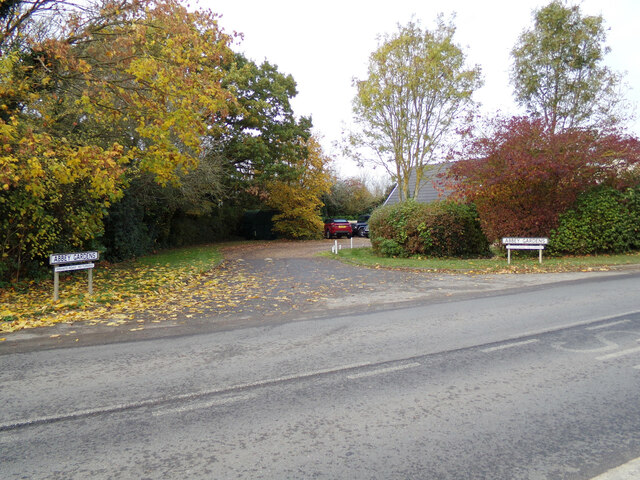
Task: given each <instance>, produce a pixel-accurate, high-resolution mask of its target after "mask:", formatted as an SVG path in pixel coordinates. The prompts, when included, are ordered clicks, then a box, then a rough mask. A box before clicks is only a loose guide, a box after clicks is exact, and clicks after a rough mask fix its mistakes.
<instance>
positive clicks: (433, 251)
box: [369, 200, 489, 257]
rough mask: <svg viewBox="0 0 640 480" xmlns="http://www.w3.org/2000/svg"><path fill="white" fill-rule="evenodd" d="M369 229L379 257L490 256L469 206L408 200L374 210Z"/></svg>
mask: <svg viewBox="0 0 640 480" xmlns="http://www.w3.org/2000/svg"><path fill="white" fill-rule="evenodd" d="M369 227H370V232H371V233H370V236H371V244H372V246H373V250H374V252H375V253H376V254H378V255H382V256H394V257H408V256H412V255H427V256H435V257H473V256H486V255H489V243H488V241H487V239H486V237H485V235H484V234H483V233H482V229H481V228H480V222H479V220H478V214H477V211H476V209H475V207H474V205H472V204H462V203H457V202H454V201H450V200H445V201H440V202H433V203H428V204H423V203H417V202H415V201H413V200H409V201H406V202H402V203H399V204H396V205H388V206H383V207H380V208H378V209H376V210H375V211H374V212H373V214H372V216H371V218H370V219H369Z"/></svg>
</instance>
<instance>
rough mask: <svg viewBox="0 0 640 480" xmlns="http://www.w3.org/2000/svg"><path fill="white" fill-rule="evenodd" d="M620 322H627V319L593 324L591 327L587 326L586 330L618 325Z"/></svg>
mask: <svg viewBox="0 0 640 480" xmlns="http://www.w3.org/2000/svg"><path fill="white" fill-rule="evenodd" d="M622 323H629V320H618V321H617V322H611V323H605V324H603V325H595V326H593V327H587V328H586V329H587V330H600V329H601V328H609V327H613V326H614V325H620V324H622Z"/></svg>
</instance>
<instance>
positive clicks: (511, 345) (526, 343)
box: [482, 338, 539, 353]
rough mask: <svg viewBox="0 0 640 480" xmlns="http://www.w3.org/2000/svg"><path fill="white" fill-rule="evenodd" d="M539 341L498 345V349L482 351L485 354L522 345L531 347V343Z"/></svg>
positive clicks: (533, 339)
mask: <svg viewBox="0 0 640 480" xmlns="http://www.w3.org/2000/svg"><path fill="white" fill-rule="evenodd" d="M538 341H539V340H538V339H536V338H532V339H531V340H523V341H522V342H514V343H507V344H506V345H498V346H497V347H489V348H484V349H483V350H482V351H483V352H485V353H490V352H496V351H498V350H505V349H507V348H514V347H520V346H522V345H529V344H531V343H537V342H538Z"/></svg>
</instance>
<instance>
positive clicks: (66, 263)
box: [49, 252, 100, 301]
mask: <svg viewBox="0 0 640 480" xmlns="http://www.w3.org/2000/svg"><path fill="white" fill-rule="evenodd" d="M99 257H100V255H99V253H98V252H78V253H54V254H53V255H51V256H50V257H49V265H53V300H54V301H57V300H58V298H59V291H60V272H69V271H72V270H89V272H88V283H89V295H93V267H95V264H94V263H93V262H91V263H79V262H87V261H91V260H98V259H99Z"/></svg>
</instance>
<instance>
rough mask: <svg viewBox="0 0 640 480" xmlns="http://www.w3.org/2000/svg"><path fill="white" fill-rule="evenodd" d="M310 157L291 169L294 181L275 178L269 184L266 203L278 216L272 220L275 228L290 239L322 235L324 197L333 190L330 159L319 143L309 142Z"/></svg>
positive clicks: (307, 143)
mask: <svg viewBox="0 0 640 480" xmlns="http://www.w3.org/2000/svg"><path fill="white" fill-rule="evenodd" d="M305 146H306V147H307V152H308V154H307V155H306V156H304V157H300V158H298V159H297V161H296V163H295V164H291V165H290V167H291V168H292V170H293V173H294V175H292V176H291V178H286V177H285V178H279V177H276V178H274V179H272V180H270V181H268V182H267V184H266V190H267V204H268V205H269V206H270V207H272V208H274V209H275V210H277V211H278V212H279V213H278V214H276V215H275V216H274V217H273V222H274V229H275V230H276V231H277V232H278V233H280V234H281V235H283V236H285V237H287V238H294V239H304V238H317V237H319V236H320V234H321V232H322V225H323V224H322V220H321V219H320V208H321V207H322V200H321V197H322V195H323V194H325V193H328V192H329V189H330V187H331V176H330V174H329V172H328V170H327V165H328V163H329V159H328V157H327V156H326V155H325V154H324V153H323V151H322V147H321V146H320V144H319V143H318V141H317V140H316V139H315V138H314V137H311V138H309V140H308V141H307V142H306V145H305Z"/></svg>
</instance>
